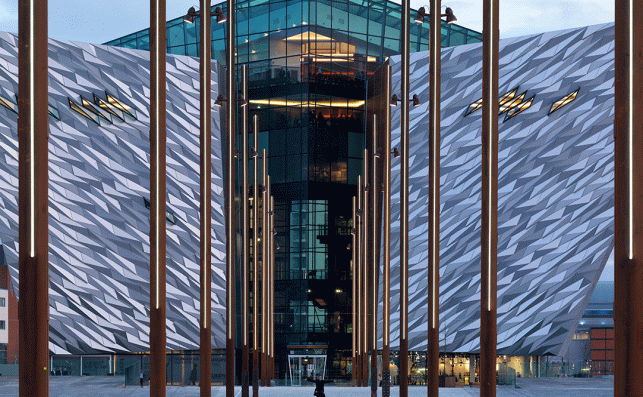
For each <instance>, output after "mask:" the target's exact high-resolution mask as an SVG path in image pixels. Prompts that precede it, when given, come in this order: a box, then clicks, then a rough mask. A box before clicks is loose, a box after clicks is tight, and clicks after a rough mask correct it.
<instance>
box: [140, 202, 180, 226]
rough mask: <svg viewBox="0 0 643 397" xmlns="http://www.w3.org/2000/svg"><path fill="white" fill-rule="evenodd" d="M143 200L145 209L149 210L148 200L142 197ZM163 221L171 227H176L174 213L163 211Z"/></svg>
mask: <svg viewBox="0 0 643 397" xmlns="http://www.w3.org/2000/svg"><path fill="white" fill-rule="evenodd" d="M143 200H144V202H145V208H147V209H148V210H149V209H150V207H151V204H150V200H148V199H146V198H145V197H143ZM165 220H167V221H168V222H170V223H171V224H173V225H176V216H175V215H174V212H172V211H169V210H167V209H166V210H165Z"/></svg>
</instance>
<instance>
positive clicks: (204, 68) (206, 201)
mask: <svg viewBox="0 0 643 397" xmlns="http://www.w3.org/2000/svg"><path fill="white" fill-rule="evenodd" d="M204 10H205V11H204ZM209 10H210V0H201V12H202V13H203V12H206V13H208V14H209ZM210 21H211V18H207V17H206V18H201V26H200V28H201V31H200V33H201V40H200V42H199V45H200V51H199V54H200V55H201V58H200V60H199V71H200V74H201V90H200V101H199V106H200V121H199V123H200V127H201V128H200V137H199V143H200V146H201V148H200V149H201V163H200V173H201V181H200V182H201V183H200V200H201V205H200V209H199V211H200V217H201V243H200V252H201V263H200V264H201V266H200V276H201V283H200V298H201V321H200V327H199V328H200V335H199V336H200V337H199V339H200V347H199V352H200V354H199V366H200V369H199V372H200V382H199V389H200V395H201V397H210V396H211V395H212V388H211V385H212V241H211V240H212V143H211V142H212V138H211V136H212V110H211V109H212V104H211V99H212V83H211V79H212V61H211V59H212V54H211V48H212V47H211V45H210V38H211V36H212V30H211V28H210V25H211V24H210Z"/></svg>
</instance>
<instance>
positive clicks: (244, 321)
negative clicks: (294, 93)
mask: <svg viewBox="0 0 643 397" xmlns="http://www.w3.org/2000/svg"><path fill="white" fill-rule="evenodd" d="M241 93H242V95H243V97H244V98H247V97H248V65H241ZM241 156H242V157H241V203H242V204H241V241H242V247H241V397H249V396H250V382H249V381H250V378H249V375H248V373H249V371H250V349H249V344H250V341H249V340H248V337H249V333H250V332H249V327H248V325H249V324H248V320H249V317H248V306H249V298H250V291H249V284H250V283H249V277H250V274H249V273H250V266H249V260H250V257H249V253H248V248H249V241H248V240H249V237H250V225H249V222H248V201H249V192H248V188H249V186H248V171H249V165H248V106H243V107H242V108H241Z"/></svg>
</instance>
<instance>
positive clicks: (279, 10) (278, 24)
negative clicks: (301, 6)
mask: <svg viewBox="0 0 643 397" xmlns="http://www.w3.org/2000/svg"><path fill="white" fill-rule="evenodd" d="M285 5H286V3H285V2H279V3H272V4H270V30H278V29H285V28H286V7H285Z"/></svg>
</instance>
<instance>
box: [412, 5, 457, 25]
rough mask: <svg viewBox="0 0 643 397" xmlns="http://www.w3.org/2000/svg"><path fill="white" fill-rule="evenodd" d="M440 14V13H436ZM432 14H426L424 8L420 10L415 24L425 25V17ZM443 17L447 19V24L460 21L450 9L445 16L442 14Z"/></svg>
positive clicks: (445, 11)
mask: <svg viewBox="0 0 643 397" xmlns="http://www.w3.org/2000/svg"><path fill="white" fill-rule="evenodd" d="M436 14H438V13H436ZM430 16H431V14H429V13H427V12H426V9H425V8H424V7H420V9H419V10H418V12H417V14H416V15H415V18H414V20H415V22H417V23H424V17H430ZM440 16H441V17H446V23H453V22H456V21H457V20H458V19H457V18H456V17H455V15H453V10H452V9H451V8H449V7H447V8H446V10H444V14H440Z"/></svg>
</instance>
